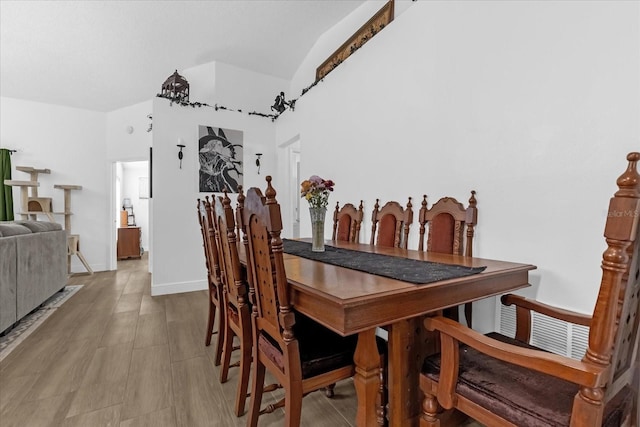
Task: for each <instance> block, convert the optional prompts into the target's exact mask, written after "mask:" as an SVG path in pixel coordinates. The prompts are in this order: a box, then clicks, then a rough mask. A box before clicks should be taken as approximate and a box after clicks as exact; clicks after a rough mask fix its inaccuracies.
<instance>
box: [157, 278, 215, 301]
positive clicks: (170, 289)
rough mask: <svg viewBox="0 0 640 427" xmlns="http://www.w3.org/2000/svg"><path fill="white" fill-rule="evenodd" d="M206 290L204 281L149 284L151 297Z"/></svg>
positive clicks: (206, 286) (206, 285)
mask: <svg viewBox="0 0 640 427" xmlns="http://www.w3.org/2000/svg"><path fill="white" fill-rule="evenodd" d="M206 289H208V284H207V281H206V280H195V281H192V282H179V283H158V284H153V283H152V284H151V296H152V297H155V296H158V295H169V294H181V293H183V292H193V291H202V290H206Z"/></svg>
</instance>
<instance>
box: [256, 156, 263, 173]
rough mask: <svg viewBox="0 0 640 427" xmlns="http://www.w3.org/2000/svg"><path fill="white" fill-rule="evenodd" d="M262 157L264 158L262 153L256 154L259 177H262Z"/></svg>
mask: <svg viewBox="0 0 640 427" xmlns="http://www.w3.org/2000/svg"><path fill="white" fill-rule="evenodd" d="M260 157H262V153H256V166H257V167H258V175H260Z"/></svg>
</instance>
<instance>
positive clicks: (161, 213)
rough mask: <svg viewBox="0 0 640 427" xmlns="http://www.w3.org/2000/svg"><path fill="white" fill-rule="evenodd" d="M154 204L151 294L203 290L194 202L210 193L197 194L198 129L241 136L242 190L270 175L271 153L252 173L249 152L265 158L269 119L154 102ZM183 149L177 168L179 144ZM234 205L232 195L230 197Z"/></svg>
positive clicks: (252, 158) (271, 135)
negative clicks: (217, 129) (221, 130)
mask: <svg viewBox="0 0 640 427" xmlns="http://www.w3.org/2000/svg"><path fill="white" fill-rule="evenodd" d="M153 117H154V126H153V170H152V180H153V205H152V207H151V209H152V217H153V222H152V224H151V233H152V235H153V240H152V241H151V254H152V255H153V259H154V268H153V278H152V288H151V293H152V295H162V294H167V293H175V292H187V291H190V290H196V289H206V287H207V283H206V269H205V263H204V254H203V250H202V236H201V234H200V228H199V225H198V219H197V215H196V199H197V198H204V197H205V196H207V195H209V196H211V194H205V193H199V192H198V190H199V189H198V170H199V163H198V126H199V125H206V126H213V127H222V128H225V129H236V130H242V131H243V133H244V134H243V139H244V141H243V142H244V146H245V150H244V160H243V161H244V168H243V172H244V177H243V181H244V186H245V188H249V187H252V186H256V185H262V183H263V182H264V181H263V179H264V176H265V175H267V174H273V173H275V159H274V156H273V154H265V155H264V156H263V165H264V166H263V168H262V170H261V175H258V174H257V169H256V167H255V163H254V162H255V156H254V154H252V153H254V152H256V151H258V150H259V152H263V153H269V151H272V148H271V147H272V146H273V141H274V132H275V130H274V126H273V123H272V122H271V120H269V119H266V118H262V117H256V116H248V115H246V114H241V113H235V112H230V111H222V110H219V111H215V110H214V109H213V108H208V107H201V108H191V107H181V106H176V105H174V106H169V102H168V101H167V100H165V99H161V98H157V99H156V100H154V105H153ZM179 138H181V139H182V141H183V144H185V145H186V147H185V148H184V149H183V153H184V158H183V160H182V169H180V168H179V161H178V147H176V145H177V144H178V139H179ZM230 197H231V199H232V200H233V201H234V202H235V197H236V195H234V194H232V195H230Z"/></svg>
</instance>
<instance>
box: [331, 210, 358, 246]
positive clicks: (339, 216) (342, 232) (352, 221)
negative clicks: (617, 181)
mask: <svg viewBox="0 0 640 427" xmlns="http://www.w3.org/2000/svg"><path fill="white" fill-rule="evenodd" d="M363 216H364V212H363V210H362V200H360V206H359V207H358V209H356V207H355V206H353V205H352V204H351V203H347V204H345V205H344V206H342V208H340V203H336V210H335V211H334V212H333V236H332V237H331V240H343V241H346V242H359V241H360V226H361V225H362V218H363Z"/></svg>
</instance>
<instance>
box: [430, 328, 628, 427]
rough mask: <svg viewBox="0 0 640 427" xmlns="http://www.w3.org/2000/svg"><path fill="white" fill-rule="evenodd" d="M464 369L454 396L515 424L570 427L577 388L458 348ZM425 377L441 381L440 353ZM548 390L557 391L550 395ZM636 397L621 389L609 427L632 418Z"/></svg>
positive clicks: (610, 408)
mask: <svg viewBox="0 0 640 427" xmlns="http://www.w3.org/2000/svg"><path fill="white" fill-rule="evenodd" d="M487 336H488V337H490V338H492V339H495V340H499V341H502V342H504V343H507V344H511V345H516V346H518V347H523V348H529V349H536V350H540V348H537V347H535V346H532V345H529V344H526V343H523V342H521V341H518V340H516V339H513V338H509V337H506V336H504V335H501V334H499V333H496V332H493V333H490V334H487ZM459 363H460V370H459V374H458V375H459V376H458V383H457V384H456V393H457V394H458V395H459V396H462V397H464V398H466V399H469V400H470V401H472V402H474V403H476V404H478V405H481V406H482V407H484V408H488V409H489V410H490V411H491V412H493V413H494V414H496V415H498V416H500V417H501V418H503V419H505V420H507V421H509V422H511V423H513V424H515V425H517V426H536V427H560V426H568V425H569V421H570V418H571V410H572V408H573V400H574V399H575V396H576V394H577V393H578V390H579V387H578V385H576V384H574V383H571V382H569V381H565V380H563V379H561V378H557V377H553V376H550V375H546V374H543V373H539V372H536V371H532V370H530V369H527V368H523V367H520V366H517V365H513V364H511V363H507V362H503V361H501V360H498V359H496V358H493V357H490V356H487V355H485V354H483V353H481V352H479V351H477V350H475V349H473V348H472V347H469V346H467V345H462V346H461V347H460V362H459ZM422 373H423V375H425V376H426V377H428V378H429V379H431V380H433V381H436V382H439V381H440V354H436V355H434V356H431V357H428V358H427V359H426V360H425V361H424V364H423V367H422ZM549 390H553V392H552V393H549ZM633 396H634V393H633V392H632V390H631V388H630V387H628V386H627V387H625V388H623V389H622V390H621V391H620V392H619V393H618V395H617V396H616V397H615V398H614V399H612V400H611V401H609V403H608V404H607V405H606V406H605V410H604V416H603V423H602V425H603V426H605V427H619V426H620V425H621V422H622V420H623V419H624V418H625V417H626V416H627V415H628V414H629V412H630V411H631V407H632V399H633Z"/></svg>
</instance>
